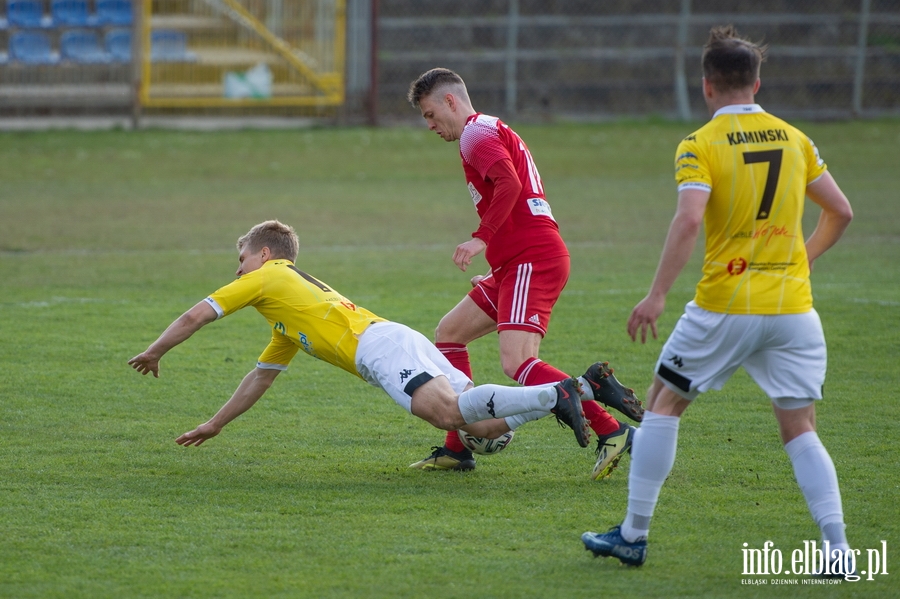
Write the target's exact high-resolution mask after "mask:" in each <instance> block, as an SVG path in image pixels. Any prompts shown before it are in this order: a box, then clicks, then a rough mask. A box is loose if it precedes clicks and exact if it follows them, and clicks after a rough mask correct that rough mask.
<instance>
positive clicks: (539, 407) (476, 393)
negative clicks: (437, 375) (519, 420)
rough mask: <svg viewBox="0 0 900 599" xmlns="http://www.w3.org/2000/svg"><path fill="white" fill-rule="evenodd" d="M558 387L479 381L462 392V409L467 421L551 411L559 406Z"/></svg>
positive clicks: (460, 406)
mask: <svg viewBox="0 0 900 599" xmlns="http://www.w3.org/2000/svg"><path fill="white" fill-rule="evenodd" d="M555 387H556V385H555V384H551V385H541V386H537V387H504V386H503V385H479V386H478V387H473V388H471V389H469V390H468V391H464V392H463V393H461V394H460V396H459V411H460V412H462V416H463V418H464V419H465V421H466V424H472V423H473V422H479V421H481V420H488V419H490V418H506V417H507V416H514V415H516V414H525V413H528V412H534V411H539V412H542V413H543V414H544V415H547V414H549V413H550V409H551V408H554V407H556V389H555ZM510 428H512V427H510Z"/></svg>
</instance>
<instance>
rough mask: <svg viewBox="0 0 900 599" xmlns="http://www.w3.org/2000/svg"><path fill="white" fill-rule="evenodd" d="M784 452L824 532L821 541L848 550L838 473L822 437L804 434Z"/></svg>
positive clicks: (794, 440)
mask: <svg viewBox="0 0 900 599" xmlns="http://www.w3.org/2000/svg"><path fill="white" fill-rule="evenodd" d="M784 450H785V451H786V452H787V454H788V457H789V458H790V459H791V465H793V467H794V477H795V478H796V479H797V483H798V484H799V485H800V490H801V491H803V497H804V498H805V499H806V505H807V506H809V511H810V512H811V513H812V517H813V519H814V520H815V521H816V524H818V525H819V528H821V529H822V538H823V539H824V540H828V541H829V542H830V543H831V546H832V547H835V548H840V549H847V548H849V545H848V544H847V536H846V535H845V534H844V510H843V507H842V504H841V490H840V488H839V486H838V479H837V472H836V471H835V469H834V462H832V461H831V456H830V455H828V450H827V449H825V446H824V445H822V441H820V440H819V435H817V434H816V433H815V431H810V432H808V433H803V434H802V435H800V436H799V437H795V438H794V439H792V440H791V441H790V442H789V443H786V444H785V446H784Z"/></svg>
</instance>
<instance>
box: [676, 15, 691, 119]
mask: <svg viewBox="0 0 900 599" xmlns="http://www.w3.org/2000/svg"><path fill="white" fill-rule="evenodd" d="M690 20H691V0H681V15H680V16H679V19H678V36H677V38H676V42H675V101H676V102H677V105H678V117H679V118H680V119H681V120H682V121H689V120H691V102H690V98H689V97H688V87H687V76H686V75H685V70H684V58H685V48H686V47H687V36H688V25H689V24H690Z"/></svg>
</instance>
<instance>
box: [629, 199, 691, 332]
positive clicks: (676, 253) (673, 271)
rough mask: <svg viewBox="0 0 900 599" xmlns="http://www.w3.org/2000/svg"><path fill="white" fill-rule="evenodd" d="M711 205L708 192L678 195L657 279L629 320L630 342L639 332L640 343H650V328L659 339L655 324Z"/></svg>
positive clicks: (688, 257)
mask: <svg viewBox="0 0 900 599" xmlns="http://www.w3.org/2000/svg"><path fill="white" fill-rule="evenodd" d="M708 201H709V192H708V191H703V190H700V189H685V190H683V191H680V192H679V193H678V209H677V210H676V211H675V217H674V218H673V219H672V224H671V225H669V233H668V235H667V236H666V244H665V246H664V247H663V251H662V256H661V257H660V259H659V266H658V267H657V268H656V276H655V277H653V284H652V285H651V286H650V291H649V292H648V293H647V296H646V297H645V298H644V299H642V300H641V301H640V302H639V303H638V305H637V306H635V307H634V310H632V311H631V317H630V318H629V319H628V334H629V335H630V336H631V340H632V341H634V340H636V339H637V332H638V329H640V331H641V343H645V342H646V341H647V328H648V327H649V328H650V330H651V331H652V333H653V338H654V339H656V337H657V331H656V321H657V319H658V318H659V316H660V314H662V312H663V309H665V307H666V295H667V294H668V293H669V290H670V289H672V285H674V284H675V279H677V278H678V275H679V274H681V270H682V269H683V268H684V266H685V264H687V262H688V260H689V259H690V258H691V253H692V252H693V251H694V244H695V243H696V242H697V235H699V233H700V227H701V226H703V213H704V212H705V211H706V203H707V202H708Z"/></svg>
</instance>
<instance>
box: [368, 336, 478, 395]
mask: <svg viewBox="0 0 900 599" xmlns="http://www.w3.org/2000/svg"><path fill="white" fill-rule="evenodd" d="M356 371H357V372H359V375H360V376H361V377H363V379H365V380H366V381H367V382H368V383H369V384H371V385H374V386H375V387H379V388H381V389H384V391H385V392H386V393H387V394H388V395H390V396H391V398H393V400H394V401H396V402H397V403H398V404H400V406H401V407H403V408H404V409H405V410H406V411H407V412H411V408H410V405H411V402H412V394H413V393H414V392H415V390H416V389H418V388H419V387H421V386H422V385H424V384H425V383H427V382H428V381H430V380H431V379H433V378H434V377H436V376H445V377H447V379H448V380H449V381H450V386H451V387H452V388H453V390H454V391H455V392H456V393H462V392H463V391H465V390H466V389H467V388H468V387H469V386H471V385H472V381H471V380H469V377H467V376H466V375H464V374H463V373H462V372H460V371H459V370H457V369H456V368H454V367H453V366H452V365H451V364H450V362H449V361H448V360H447V358H445V357H444V354H442V353H441V352H440V351H438V348H436V347H435V346H434V344H433V343H431V342H430V341H428V339H426V338H425V335H423V334H422V333H419V332H418V331H414V330H412V329H411V328H409V327H408V326H406V325H402V324H399V323H396V322H376V323H375V324H373V325H370V326H369V328H367V329H366V330H365V332H363V334H362V335H360V337H359V346H358V347H357V348H356Z"/></svg>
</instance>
